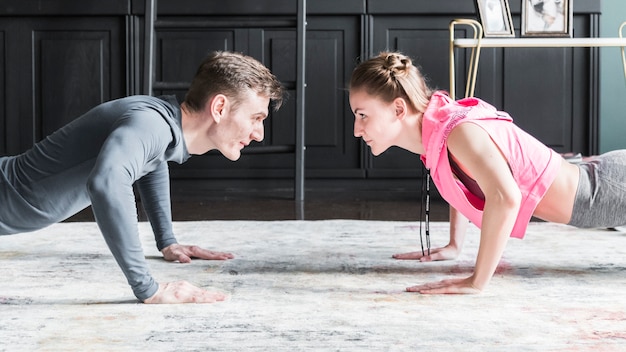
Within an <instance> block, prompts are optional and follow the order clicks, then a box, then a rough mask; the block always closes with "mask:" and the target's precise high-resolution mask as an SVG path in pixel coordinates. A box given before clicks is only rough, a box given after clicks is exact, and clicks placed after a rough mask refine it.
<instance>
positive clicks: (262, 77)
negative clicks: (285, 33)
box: [185, 51, 284, 111]
mask: <svg viewBox="0 0 626 352" xmlns="http://www.w3.org/2000/svg"><path fill="white" fill-rule="evenodd" d="M249 90H251V91H253V92H255V93H257V94H259V95H261V96H264V97H267V98H269V99H270V101H271V102H272V105H273V108H274V110H278V108H280V106H281V105H282V100H283V94H284V92H283V88H282V86H281V84H280V82H279V81H278V79H276V77H275V76H274V75H273V74H272V72H270V70H269V69H268V68H267V67H265V66H264V65H263V64H262V63H260V62H259V61H257V60H256V59H254V58H252V57H250V56H246V55H243V54H240V53H234V52H226V51H216V52H213V53H211V54H210V55H208V56H207V57H206V58H205V59H204V60H203V61H202V63H201V64H200V67H198V71H197V72H196V75H195V76H194V78H193V81H192V82H191V86H190V87H189V90H188V91H187V94H186V95H185V104H186V106H187V107H188V108H189V109H191V110H192V111H202V109H204V107H205V105H206V103H207V101H209V99H211V98H212V97H213V96H215V95H217V94H224V95H225V96H227V97H228V98H229V99H231V101H232V103H233V106H232V108H234V109H236V108H237V106H238V105H239V104H240V103H241V102H242V100H243V99H245V97H246V96H247V95H246V93H247V92H248V91H249Z"/></svg>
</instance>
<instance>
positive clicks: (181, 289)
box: [143, 281, 226, 304]
mask: <svg viewBox="0 0 626 352" xmlns="http://www.w3.org/2000/svg"><path fill="white" fill-rule="evenodd" d="M225 299H226V295H225V294H223V293H220V292H211V291H207V290H205V289H202V288H199V287H196V286H194V285H192V284H190V283H189V282H187V281H176V282H166V283H164V284H159V290H158V291H157V293H155V294H154V296H152V297H150V298H148V299H146V300H145V301H143V303H146V304H176V303H214V302H219V301H223V300H225Z"/></svg>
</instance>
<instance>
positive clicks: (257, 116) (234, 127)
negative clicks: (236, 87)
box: [215, 90, 270, 161]
mask: <svg viewBox="0 0 626 352" xmlns="http://www.w3.org/2000/svg"><path fill="white" fill-rule="evenodd" d="M240 99H241V101H240V104H239V105H238V106H237V107H236V108H235V109H234V110H233V106H232V105H229V106H228V107H227V110H226V113H225V115H224V116H223V118H222V119H221V121H220V123H219V124H218V125H217V128H216V130H215V140H216V146H217V149H218V150H219V151H220V152H221V153H222V154H223V155H224V156H225V157H226V158H228V159H230V160H233V161H235V160H237V159H239V157H241V150H242V149H243V148H244V147H246V146H247V145H248V144H250V142H251V141H253V140H255V141H257V142H261V141H262V140H263V136H264V130H263V121H264V120H265V119H266V118H267V116H268V106H269V103H270V99H269V98H268V97H264V96H261V95H259V94H257V93H255V92H253V91H252V90H248V91H247V92H246V93H244V94H242V96H241V98H240Z"/></svg>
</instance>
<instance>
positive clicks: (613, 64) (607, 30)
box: [599, 0, 626, 152]
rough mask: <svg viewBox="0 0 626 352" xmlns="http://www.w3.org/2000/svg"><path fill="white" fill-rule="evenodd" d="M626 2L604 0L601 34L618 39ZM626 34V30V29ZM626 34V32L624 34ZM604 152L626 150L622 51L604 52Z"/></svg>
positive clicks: (601, 68) (602, 139)
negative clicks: (618, 30)
mask: <svg viewBox="0 0 626 352" xmlns="http://www.w3.org/2000/svg"><path fill="white" fill-rule="evenodd" d="M624 21H626V2H625V1H624V0H602V16H601V19H600V35H601V36H602V37H615V36H617V29H618V28H619V26H620V24H621V23H622V22H624ZM624 32H626V29H625V30H624ZM624 34H625V35H626V33H624ZM600 50H601V51H600V143H599V144H600V146H599V147H600V152H606V151H610V150H615V149H624V148H626V138H625V134H626V113H625V112H626V78H625V77H624V68H623V65H622V58H621V52H620V49H619V48H602V49H600Z"/></svg>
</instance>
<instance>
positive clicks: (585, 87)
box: [463, 15, 599, 154]
mask: <svg viewBox="0 0 626 352" xmlns="http://www.w3.org/2000/svg"><path fill="white" fill-rule="evenodd" d="M573 25H574V35H575V36H576V37H593V36H596V35H597V34H598V33H594V32H592V30H591V29H592V28H593V26H591V23H590V17H589V16H585V15H580V16H574V24H573ZM517 35H518V36H519V33H517ZM597 50H598V49H590V48H505V49H502V48H499V49H498V48H495V49H494V48H485V49H483V50H482V52H481V59H480V69H479V73H478V79H477V83H476V95H477V96H479V97H481V98H483V99H484V100H487V101H489V102H491V103H492V104H494V105H495V106H496V107H497V108H499V109H502V110H505V111H507V112H508V113H510V114H511V116H512V117H513V119H514V121H515V123H516V124H517V125H518V126H520V127H521V128H523V129H524V130H526V131H527V132H529V133H530V134H531V135H533V136H535V137H537V138H538V139H539V140H540V141H542V142H543V143H544V144H546V145H548V146H549V147H551V148H553V149H555V150H556V151H558V152H570V151H574V152H581V153H583V154H593V153H595V152H596V151H597V150H596V149H597V146H596V144H597V141H596V137H595V135H596V132H593V131H596V127H595V126H596V125H597V121H598V112H597V110H594V106H595V104H594V103H593V102H594V101H597V99H598V98H599V97H598V96H597V88H594V83H593V82H597V75H598V71H597V65H592V58H593V57H594V53H595V52H597ZM463 82H464V81H463ZM595 84H597V83H595Z"/></svg>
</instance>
